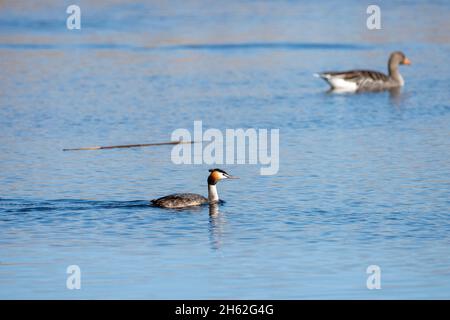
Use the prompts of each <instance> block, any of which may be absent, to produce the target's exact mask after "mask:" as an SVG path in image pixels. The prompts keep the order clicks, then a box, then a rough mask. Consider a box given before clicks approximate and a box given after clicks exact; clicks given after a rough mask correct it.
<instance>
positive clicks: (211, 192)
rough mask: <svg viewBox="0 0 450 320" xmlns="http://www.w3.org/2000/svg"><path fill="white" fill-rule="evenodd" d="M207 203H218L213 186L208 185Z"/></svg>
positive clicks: (214, 186) (217, 196)
mask: <svg viewBox="0 0 450 320" xmlns="http://www.w3.org/2000/svg"><path fill="white" fill-rule="evenodd" d="M208 201H209V203H214V202H219V194H218V193H217V187H216V185H215V184H208Z"/></svg>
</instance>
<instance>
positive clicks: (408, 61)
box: [403, 58, 411, 66]
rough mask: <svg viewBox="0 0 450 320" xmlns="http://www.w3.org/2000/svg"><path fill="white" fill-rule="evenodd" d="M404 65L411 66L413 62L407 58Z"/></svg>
mask: <svg viewBox="0 0 450 320" xmlns="http://www.w3.org/2000/svg"><path fill="white" fill-rule="evenodd" d="M403 64H406V65H408V66H409V65H410V64H411V60H409V59H408V58H405V59H404V60H403Z"/></svg>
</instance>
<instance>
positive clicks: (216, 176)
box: [151, 169, 237, 209]
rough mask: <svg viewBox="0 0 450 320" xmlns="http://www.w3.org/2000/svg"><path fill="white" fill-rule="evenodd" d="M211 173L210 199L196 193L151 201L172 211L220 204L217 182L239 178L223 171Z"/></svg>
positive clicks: (218, 170)
mask: <svg viewBox="0 0 450 320" xmlns="http://www.w3.org/2000/svg"><path fill="white" fill-rule="evenodd" d="M209 172H210V175H209V176H208V198H205V197H203V196H202V195H199V194H195V193H175V194H171V195H168V196H165V197H162V198H158V199H154V200H151V203H152V204H153V205H154V206H156V207H161V208H172V209H179V208H186V207H192V206H200V205H203V204H214V203H218V202H219V201H220V200H219V194H218V193H217V186H216V184H217V182H219V181H220V180H223V179H237V177H234V176H231V175H229V174H228V173H226V172H225V171H223V170H221V169H211V170H209Z"/></svg>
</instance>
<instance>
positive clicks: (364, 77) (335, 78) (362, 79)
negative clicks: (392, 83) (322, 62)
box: [318, 70, 389, 90]
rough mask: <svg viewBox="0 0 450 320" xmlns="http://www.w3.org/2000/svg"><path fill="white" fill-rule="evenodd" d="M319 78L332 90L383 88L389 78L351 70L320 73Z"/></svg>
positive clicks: (376, 73)
mask: <svg viewBox="0 0 450 320" xmlns="http://www.w3.org/2000/svg"><path fill="white" fill-rule="evenodd" d="M318 76H319V77H321V78H322V79H324V80H325V81H327V82H328V83H329V84H330V85H331V86H332V87H333V88H336V89H341V88H354V89H355V90H358V89H363V88H376V87H383V86H384V85H385V84H386V83H389V77H388V76H387V75H385V74H384V73H382V72H378V71H372V70H351V71H342V72H334V71H331V72H322V73H319V74H318Z"/></svg>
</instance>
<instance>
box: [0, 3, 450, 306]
mask: <svg viewBox="0 0 450 320" xmlns="http://www.w3.org/2000/svg"><path fill="white" fill-rule="evenodd" d="M377 2H378V4H379V5H380V6H381V10H382V30H376V31H370V30H368V29H367V28H366V18H367V16H368V15H367V14H366V8H367V6H368V5H369V4H371V2H366V1H356V0H355V1H346V2H345V4H344V2H341V1H299V2H296V1H264V2H257V1H245V2H240V1H227V2H226V3H224V2H222V1H164V2H163V3H160V2H159V1H158V2H156V1H155V3H153V4H152V3H151V2H149V3H147V1H89V2H87V1H85V2H81V4H80V5H81V10H82V29H81V30H79V31H76V30H75V31H69V30H67V29H66V27H65V19H66V17H67V14H66V13H65V11H66V8H67V6H68V5H69V4H71V3H72V1H39V4H38V3H37V1H31V0H30V1H2V2H1V3H0V70H1V72H0V298H2V299H18V298H32V299H42V298H61V299H73V298H106V299H110V298H113V299H115V298H137V299H141V298H142V299H143V298H145V299H154V298H161V299H168V298H178V299H187V298H192V299H197V298H205V299H208V298H211V299H212V298H215V299H216V298H217V299H218V298H261V299H262V298H266V299H282V298H285V299H308V298H319V299H329V298H350V299H358V298H362V299H383V298H387V299H392V298H405V299H415V298H424V299H428V298H438V299H444V298H447V299H448V298H450V161H449V159H450V92H449V83H450V64H449V63H448V57H449V56H450V37H449V35H450V20H449V19H448V17H449V16H450V4H449V2H448V1H402V2H401V3H400V2H399V1H398V2H397V1H396V2H394V1H377ZM394 50H402V51H404V52H405V53H406V55H407V56H408V57H409V58H410V60H411V61H412V66H410V67H406V66H405V67H401V72H402V74H403V76H404V78H405V80H406V85H405V87H404V89H403V90H401V92H398V93H396V94H390V93H387V92H386V93H372V94H370V93H368V94H356V95H349V94H346V95H342V94H341V95H336V94H327V93H326V90H327V85H326V84H325V83H324V82H323V81H321V80H320V79H317V78H314V77H313V76H312V74H313V73H315V72H318V71H323V70H330V69H338V70H341V69H351V68H370V69H376V70H381V71H384V70H385V69H386V62H387V58H388V55H389V53H390V52H391V51H394ZM195 120H202V121H203V127H204V129H207V128H217V129H219V130H225V129H227V128H265V129H279V130H280V170H279V172H278V174H276V175H273V176H261V175H260V172H259V170H260V167H261V166H260V165H220V166H219V167H221V168H222V169H225V170H227V171H229V172H230V173H232V174H234V175H237V176H239V177H240V178H241V179H240V180H239V181H226V182H223V183H220V184H219V186H218V187H219V193H220V195H221V197H222V198H223V199H224V200H225V201H226V202H225V203H224V204H223V205H221V206H220V207H219V212H218V213H217V214H216V215H214V216H210V215H209V210H208V207H202V208H197V209H191V210H183V211H173V210H163V209H158V208H153V207H151V206H149V203H148V200H150V199H153V198H156V197H159V196H163V195H166V194H170V193H174V192H183V191H188V192H195V193H200V194H204V195H206V193H207V188H206V177H207V174H208V172H207V169H209V168H210V167H211V166H209V165H175V164H173V163H172V161H171V159H170V152H171V150H172V147H171V146H163V147H153V148H137V149H115V150H100V151H77V152H63V151H62V149H63V148H71V147H79V146H93V145H115V144H128V143H148V142H158V141H167V140H170V136H171V133H172V132H173V130H175V129H177V128H186V129H189V130H191V131H192V130H193V123H194V121H195ZM69 265H78V266H79V267H80V268H81V273H82V276H81V286H82V288H81V290H68V289H67V288H66V279H67V276H68V275H67V274H66V268H67V267H68V266H69ZM369 265H378V266H380V268H381V287H382V288H381V289H380V290H368V289H367V287H366V280H367V277H368V275H367V274H366V268H367V267H368V266H369Z"/></svg>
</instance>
